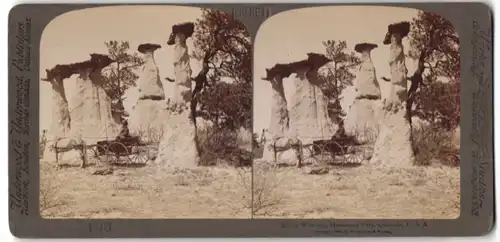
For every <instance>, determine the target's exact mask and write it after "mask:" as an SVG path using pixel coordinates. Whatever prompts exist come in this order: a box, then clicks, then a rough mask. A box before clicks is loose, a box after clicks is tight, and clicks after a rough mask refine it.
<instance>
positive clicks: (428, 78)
mask: <svg viewBox="0 0 500 242" xmlns="http://www.w3.org/2000/svg"><path fill="white" fill-rule="evenodd" d="M459 47H460V40H459V36H458V33H457V32H456V31H455V29H454V27H453V25H452V24H451V22H449V21H448V20H447V19H445V18H443V17H441V16H440V15H437V14H435V13H432V12H424V11H421V10H418V9H412V8H403V7H383V6H328V7H310V8H301V9H294V10H288V11H284V12H281V13H278V14H275V15H273V16H272V17H270V18H268V19H267V20H266V21H265V22H264V23H263V24H262V25H261V26H260V28H259V30H258V32H257V35H256V37H255V40H254V53H255V54H254V65H253V72H254V77H253V92H254V96H255V97H256V98H254V100H253V133H254V136H255V138H256V141H255V145H254V147H253V153H254V162H253V182H252V183H253V189H252V190H253V202H252V203H253V210H252V213H253V216H254V218H311V219H320V218H321V219H455V218H458V217H459V215H460V52H459Z"/></svg>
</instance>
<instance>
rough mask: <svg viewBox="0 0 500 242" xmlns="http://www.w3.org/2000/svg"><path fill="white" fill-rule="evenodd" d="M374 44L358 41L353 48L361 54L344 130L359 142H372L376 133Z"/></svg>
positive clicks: (377, 97) (377, 91)
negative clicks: (372, 55) (354, 91)
mask: <svg viewBox="0 0 500 242" xmlns="http://www.w3.org/2000/svg"><path fill="white" fill-rule="evenodd" d="M377 47H378V46H377V45H376V44H371V43H360V44H357V45H356V46H355V47H354V50H355V51H356V52H358V53H360V54H361V64H360V67H359V72H358V73H357V75H356V79H355V88H356V94H355V98H354V102H353V103H352V105H351V107H350V109H349V111H348V112H347V116H346V118H345V121H344V124H345V131H346V133H347V134H348V135H353V136H354V137H356V139H357V141H358V142H360V143H374V142H375V140H376V138H377V134H378V115H379V114H380V110H381V105H380V104H381V102H380V98H381V92H380V85H379V83H378V81H377V76H376V72H375V66H374V65H373V62H372V59H371V54H370V53H371V51H372V50H373V49H374V48H377Z"/></svg>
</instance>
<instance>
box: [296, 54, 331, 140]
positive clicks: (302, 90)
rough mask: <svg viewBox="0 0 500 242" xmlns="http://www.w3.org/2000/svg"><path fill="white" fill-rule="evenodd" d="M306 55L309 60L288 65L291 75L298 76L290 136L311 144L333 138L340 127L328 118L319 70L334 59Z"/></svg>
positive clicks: (317, 55) (318, 55) (320, 55)
mask: <svg viewBox="0 0 500 242" xmlns="http://www.w3.org/2000/svg"><path fill="white" fill-rule="evenodd" d="M307 56H308V58H307V59H306V60H303V61H299V62H294V63H291V64H289V68H290V70H291V72H294V73H297V75H296V76H295V80H294V84H295V92H294V94H293V96H292V100H291V108H290V112H289V115H290V129H289V135H290V136H296V137H298V138H299V139H300V140H301V141H302V142H303V143H304V144H311V143H312V142H313V141H314V140H322V139H330V138H331V137H332V136H333V135H334V134H335V132H336V131H337V129H338V125H337V124H335V123H333V122H332V118H333V117H332V118H331V117H329V116H328V111H327V101H326V98H325V96H324V95H323V92H322V90H321V88H320V85H321V84H323V83H322V79H320V78H318V69H319V68H320V67H321V66H323V65H325V64H326V63H328V62H330V61H331V60H330V59H328V58H326V56H324V55H322V54H316V53H308V54H307Z"/></svg>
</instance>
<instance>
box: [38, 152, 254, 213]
mask: <svg viewBox="0 0 500 242" xmlns="http://www.w3.org/2000/svg"><path fill="white" fill-rule="evenodd" d="M69 164H71V165H69V166H65V167H62V168H59V170H56V169H55V162H54V161H47V160H42V161H41V164H40V165H41V173H40V179H41V189H40V190H41V191H40V211H41V215H42V217H44V218H136V219H137V218H249V217H251V210H250V205H251V195H250V194H251V192H250V191H251V186H250V183H251V172H250V171H251V169H250V168H246V169H235V168H229V167H228V168H220V167H218V168H216V167H201V168H197V169H194V170H180V169H176V170H165V169H161V168H160V167H156V166H155V165H154V164H148V165H146V166H144V167H137V168H131V167H127V168H126V167H117V168H116V167H115V168H113V173H112V174H107V175H93V174H92V173H93V172H94V171H96V170H99V171H102V170H105V169H103V168H96V167H95V166H90V167H88V168H86V169H83V170H82V169H81V168H79V167H78V164H77V163H71V162H69Z"/></svg>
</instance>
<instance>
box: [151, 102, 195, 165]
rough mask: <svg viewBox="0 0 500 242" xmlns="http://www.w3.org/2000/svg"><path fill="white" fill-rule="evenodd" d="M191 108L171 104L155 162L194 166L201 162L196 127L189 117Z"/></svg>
mask: <svg viewBox="0 0 500 242" xmlns="http://www.w3.org/2000/svg"><path fill="white" fill-rule="evenodd" d="M189 114H190V112H189V108H187V107H183V108H179V106H176V107H174V106H169V109H168V113H167V115H166V118H165V123H164V130H165V133H164V135H163V137H162V139H161V140H160V144H159V147H158V157H157V158H156V160H155V163H156V164H157V165H159V166H162V167H183V168H193V167H196V166H197V165H198V163H199V152H198V149H197V146H196V142H197V140H196V139H197V136H196V127H195V126H194V124H193V122H192V121H191V120H190V118H189Z"/></svg>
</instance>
